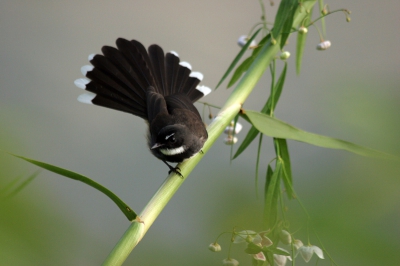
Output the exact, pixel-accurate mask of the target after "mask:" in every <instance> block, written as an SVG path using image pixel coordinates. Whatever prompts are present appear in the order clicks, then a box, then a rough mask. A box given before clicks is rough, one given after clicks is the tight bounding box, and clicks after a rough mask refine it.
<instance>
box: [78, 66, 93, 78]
mask: <svg viewBox="0 0 400 266" xmlns="http://www.w3.org/2000/svg"><path fill="white" fill-rule="evenodd" d="M93 68H94V66H91V65H86V66H83V67H81V73H82V75H84V76H85V77H86V74H87V73H88V72H90V71H92V70H93Z"/></svg>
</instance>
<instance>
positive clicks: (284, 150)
mask: <svg viewBox="0 0 400 266" xmlns="http://www.w3.org/2000/svg"><path fill="white" fill-rule="evenodd" d="M274 140H275V141H276V143H277V145H278V149H279V156H280V158H281V160H282V161H283V175H282V177H283V184H284V185H285V189H286V193H287V196H288V198H289V199H293V198H294V197H295V193H294V191H293V178H292V167H291V164H290V156H289V149H288V146H287V141H286V139H279V138H275V139H274Z"/></svg>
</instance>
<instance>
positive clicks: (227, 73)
mask: <svg viewBox="0 0 400 266" xmlns="http://www.w3.org/2000/svg"><path fill="white" fill-rule="evenodd" d="M260 30H261V29H258V30H257V31H256V32H255V33H254V34H253V36H251V38H250V39H249V40H248V41H247V43H246V44H245V46H243V47H242V49H241V50H240V52H239V54H238V55H237V56H236V57H235V59H234V60H233V62H232V63H231V65H230V66H229V68H228V70H227V71H226V72H225V74H224V75H223V76H222V78H221V80H220V81H219V82H218V84H217V86H216V87H215V89H217V88H218V87H219V85H221V83H222V82H224V80H225V79H226V77H227V76H228V75H229V73H231V71H232V70H233V69H234V68H235V66H236V64H237V63H238V62H239V60H240V58H242V56H243V55H244V53H245V52H246V51H247V49H248V48H249V46H250V44H251V42H252V41H253V40H254V38H255V37H256V36H257V34H258V33H259V32H260Z"/></svg>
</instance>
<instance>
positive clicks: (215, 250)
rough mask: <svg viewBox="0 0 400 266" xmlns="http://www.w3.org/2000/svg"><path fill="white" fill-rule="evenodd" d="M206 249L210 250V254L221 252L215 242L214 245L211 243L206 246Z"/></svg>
mask: <svg viewBox="0 0 400 266" xmlns="http://www.w3.org/2000/svg"><path fill="white" fill-rule="evenodd" d="M208 249H209V250H211V251H212V252H219V251H221V246H220V245H219V244H218V243H217V242H215V243H211V244H210V245H209V246H208Z"/></svg>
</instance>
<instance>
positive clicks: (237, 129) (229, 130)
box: [224, 123, 243, 135]
mask: <svg viewBox="0 0 400 266" xmlns="http://www.w3.org/2000/svg"><path fill="white" fill-rule="evenodd" d="M234 125H235V123H233V124H232V125H229V126H227V127H226V128H225V130H224V133H225V134H227V135H232V134H233V127H234ZM242 128H243V126H242V125H241V124H240V123H236V127H235V134H238V133H239V132H240V131H241V130H242Z"/></svg>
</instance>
